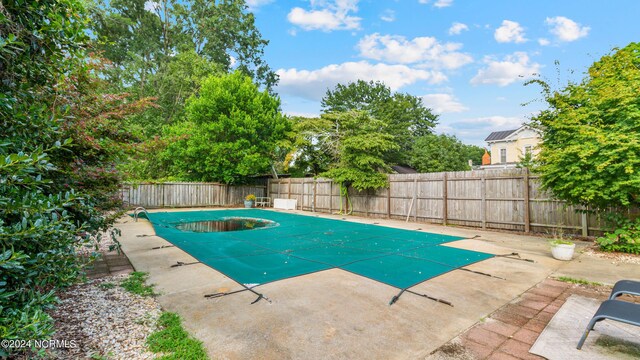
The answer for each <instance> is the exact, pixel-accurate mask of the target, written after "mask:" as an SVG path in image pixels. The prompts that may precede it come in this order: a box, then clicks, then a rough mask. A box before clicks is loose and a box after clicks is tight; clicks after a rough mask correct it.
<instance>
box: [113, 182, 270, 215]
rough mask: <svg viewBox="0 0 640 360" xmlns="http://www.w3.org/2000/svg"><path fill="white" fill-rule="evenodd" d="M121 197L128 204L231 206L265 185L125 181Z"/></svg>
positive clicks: (262, 192) (257, 193) (262, 191)
mask: <svg viewBox="0 0 640 360" xmlns="http://www.w3.org/2000/svg"><path fill="white" fill-rule="evenodd" d="M120 193H121V196H122V200H123V201H124V203H125V204H126V205H129V206H143V207H145V208H148V209H152V208H164V207H201V206H233V205H239V204H242V203H243V201H244V198H245V196H247V195H249V194H254V195H255V196H265V194H266V186H262V185H246V186H228V185H224V184H218V183H191V182H172V183H160V184H149V183H141V184H124V185H123V186H122V188H121V190H120Z"/></svg>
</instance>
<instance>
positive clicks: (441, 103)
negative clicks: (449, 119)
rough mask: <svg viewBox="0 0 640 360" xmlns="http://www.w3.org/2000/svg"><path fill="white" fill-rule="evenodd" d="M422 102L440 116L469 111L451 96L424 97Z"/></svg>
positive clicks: (431, 95)
mask: <svg viewBox="0 0 640 360" xmlns="http://www.w3.org/2000/svg"><path fill="white" fill-rule="evenodd" d="M422 102H423V103H424V104H425V105H426V106H427V107H429V108H431V109H432V110H433V111H434V112H436V113H438V114H442V113H457V112H463V111H465V110H468V108H467V107H466V106H464V105H463V104H462V103H461V102H460V101H458V99H456V98H455V97H454V96H453V95H451V94H428V95H423V96H422Z"/></svg>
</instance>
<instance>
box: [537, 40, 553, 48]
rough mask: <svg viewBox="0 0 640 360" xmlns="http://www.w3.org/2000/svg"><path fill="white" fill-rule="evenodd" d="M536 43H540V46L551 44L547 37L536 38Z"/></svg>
mask: <svg viewBox="0 0 640 360" xmlns="http://www.w3.org/2000/svg"><path fill="white" fill-rule="evenodd" d="M538 44H540V46H547V45H549V44H551V41H549V39H545V38H540V39H538Z"/></svg>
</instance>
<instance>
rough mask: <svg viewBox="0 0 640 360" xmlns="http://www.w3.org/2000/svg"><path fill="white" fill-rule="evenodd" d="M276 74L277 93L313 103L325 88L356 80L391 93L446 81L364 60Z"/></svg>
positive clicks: (438, 74) (419, 71)
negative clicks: (384, 87) (373, 82)
mask: <svg viewBox="0 0 640 360" xmlns="http://www.w3.org/2000/svg"><path fill="white" fill-rule="evenodd" d="M276 73H277V74H278V76H279V77H280V81H279V82H278V88H277V90H278V92H279V93H286V94H290V95H293V96H298V97H303V98H306V99H310V100H313V101H318V100H320V99H321V98H322V97H323V96H324V95H325V93H326V91H327V89H333V88H334V87H335V86H336V85H337V84H346V83H348V82H353V81H357V80H359V79H360V80H365V81H370V80H378V81H382V82H384V83H385V84H386V85H387V86H389V87H390V88H391V90H393V91H396V90H398V89H400V88H401V87H403V86H407V85H410V84H413V83H415V82H417V81H426V82H428V83H431V84H437V83H441V82H443V81H446V80H447V77H446V76H445V75H444V74H442V73H441V72H438V71H428V70H422V69H414V68H411V67H408V66H406V65H388V64H371V63H369V62H367V61H358V62H346V63H342V64H332V65H327V66H325V67H323V68H320V69H317V70H298V69H295V68H294V69H279V70H277V71H276Z"/></svg>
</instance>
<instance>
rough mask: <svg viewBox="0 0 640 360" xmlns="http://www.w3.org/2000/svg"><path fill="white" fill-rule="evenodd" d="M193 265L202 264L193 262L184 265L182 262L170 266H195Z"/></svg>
mask: <svg viewBox="0 0 640 360" xmlns="http://www.w3.org/2000/svg"><path fill="white" fill-rule="evenodd" d="M195 264H202V263H201V262H200V261H194V262H190V263H184V262H182V261H176V263H175V264H173V265H171V267H172V268H174V267H178V266H187V265H195Z"/></svg>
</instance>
